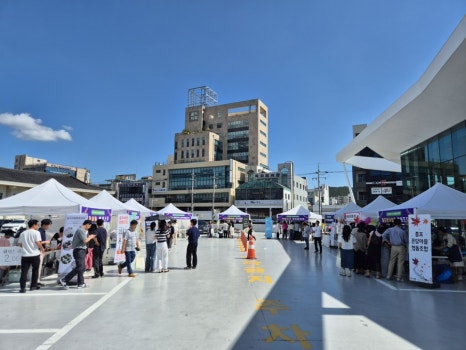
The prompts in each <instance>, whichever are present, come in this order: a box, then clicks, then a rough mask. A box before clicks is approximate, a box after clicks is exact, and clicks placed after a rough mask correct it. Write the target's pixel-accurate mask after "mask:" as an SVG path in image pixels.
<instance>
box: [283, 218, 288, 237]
mask: <svg viewBox="0 0 466 350" xmlns="http://www.w3.org/2000/svg"><path fill="white" fill-rule="evenodd" d="M282 229H283V234H282V238H283V239H287V238H288V224H287V223H286V221H283V224H282Z"/></svg>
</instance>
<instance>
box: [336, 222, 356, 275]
mask: <svg viewBox="0 0 466 350" xmlns="http://www.w3.org/2000/svg"><path fill="white" fill-rule="evenodd" d="M355 243H356V240H355V239H354V236H353V235H352V234H351V227H349V226H348V225H345V226H343V230H342V234H341V235H339V236H338V249H339V252H340V256H341V268H340V275H341V276H347V277H351V270H352V269H353V267H354V244H355Z"/></svg>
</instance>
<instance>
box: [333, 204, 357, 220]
mask: <svg viewBox="0 0 466 350" xmlns="http://www.w3.org/2000/svg"><path fill="white" fill-rule="evenodd" d="M359 211H361V207H360V206H359V205H357V204H356V203H353V202H349V203H348V204H347V205H345V206H344V207H343V208H341V209H339V210H337V211H336V212H335V214H334V216H335V218H340V219H342V218H343V217H344V216H345V214H346V213H354V212H359Z"/></svg>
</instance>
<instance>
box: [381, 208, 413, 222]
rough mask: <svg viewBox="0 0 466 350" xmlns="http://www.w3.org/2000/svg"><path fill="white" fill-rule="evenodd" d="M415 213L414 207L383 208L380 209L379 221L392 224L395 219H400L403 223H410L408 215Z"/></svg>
mask: <svg viewBox="0 0 466 350" xmlns="http://www.w3.org/2000/svg"><path fill="white" fill-rule="evenodd" d="M413 213H414V209H413V208H408V209H398V210H382V211H379V223H381V224H390V223H393V221H394V220H395V219H397V218H398V219H400V220H401V222H402V224H403V225H406V224H407V223H408V216H409V215H411V214H413Z"/></svg>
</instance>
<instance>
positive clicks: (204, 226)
mask: <svg viewBox="0 0 466 350" xmlns="http://www.w3.org/2000/svg"><path fill="white" fill-rule="evenodd" d="M197 228H198V229H199V233H200V234H201V235H202V234H206V235H208V234H209V221H207V220H199V221H198V222H197Z"/></svg>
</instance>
